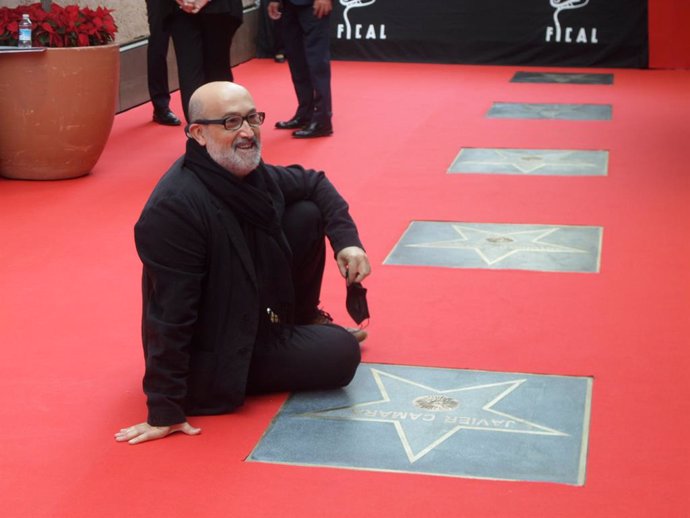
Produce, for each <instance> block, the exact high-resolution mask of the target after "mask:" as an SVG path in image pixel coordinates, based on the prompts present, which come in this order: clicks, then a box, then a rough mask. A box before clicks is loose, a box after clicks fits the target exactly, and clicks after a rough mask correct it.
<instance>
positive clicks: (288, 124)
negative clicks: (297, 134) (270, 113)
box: [276, 117, 309, 129]
mask: <svg viewBox="0 0 690 518" xmlns="http://www.w3.org/2000/svg"><path fill="white" fill-rule="evenodd" d="M307 124H309V122H308V121H305V120H304V119H300V118H299V117H293V118H292V119H290V120H289V121H280V122H276V128H277V129H297V128H303V127H305V126H306V125H307Z"/></svg>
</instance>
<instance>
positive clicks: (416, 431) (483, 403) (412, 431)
mask: <svg viewBox="0 0 690 518" xmlns="http://www.w3.org/2000/svg"><path fill="white" fill-rule="evenodd" d="M370 370H371V374H372V376H373V377H374V380H375V382H376V385H377V387H378V389H379V392H380V395H381V398H380V399H377V400H375V401H369V402H365V403H357V404H354V405H350V406H346V407H339V408H328V409H324V410H319V411H314V412H308V413H305V414H302V416H304V417H311V418H320V419H338V420H348V421H368V422H375V423H385V424H388V425H392V426H393V427H394V428H395V431H396V433H397V435H398V437H399V439H400V442H401V444H402V446H403V449H404V451H405V454H406V456H407V459H408V461H409V462H410V463H411V464H412V463H414V462H416V461H418V460H419V459H421V458H422V457H424V456H425V455H427V454H428V453H429V452H431V451H432V450H434V448H436V447H438V446H439V445H440V444H442V443H443V442H445V441H446V440H448V439H449V438H450V437H452V436H453V435H454V434H456V433H457V432H459V431H460V430H474V431H480V432H497V433H517V434H530V435H549V436H561V437H565V436H568V434H566V433H563V432H560V431H558V430H554V429H553V428H549V427H547V426H543V425H540V424H536V423H533V422H530V421H527V420H526V419H522V418H520V417H518V416H514V415H510V414H508V413H505V412H501V411H499V410H497V409H495V408H494V406H495V405H496V404H497V403H499V401H501V400H502V399H504V398H506V397H507V396H508V395H509V394H511V393H512V392H513V391H515V390H517V389H518V388H519V387H520V385H522V384H523V383H524V382H525V381H526V380H525V379H515V380H510V381H505V382H498V383H487V384H479V385H469V386H463V387H457V388H452V389H448V390H439V389H436V388H433V387H429V386H427V385H424V384H421V383H417V382H415V381H412V380H410V379H407V378H404V377H402V376H397V375H394V374H391V373H388V372H385V371H382V370H380V369H376V368H371V369H370Z"/></svg>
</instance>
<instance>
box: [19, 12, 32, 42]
mask: <svg viewBox="0 0 690 518" xmlns="http://www.w3.org/2000/svg"><path fill="white" fill-rule="evenodd" d="M17 46H18V47H19V48H20V49H28V48H31V20H30V19H29V15H28V14H23V15H22V19H21V20H20V21H19V43H18V44H17Z"/></svg>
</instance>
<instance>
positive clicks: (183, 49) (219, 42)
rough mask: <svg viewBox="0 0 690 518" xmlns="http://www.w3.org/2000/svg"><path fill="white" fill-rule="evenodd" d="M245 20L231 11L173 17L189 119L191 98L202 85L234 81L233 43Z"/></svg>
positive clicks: (180, 77) (178, 71) (181, 12)
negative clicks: (231, 48)
mask: <svg viewBox="0 0 690 518" xmlns="http://www.w3.org/2000/svg"><path fill="white" fill-rule="evenodd" d="M240 25H242V22H241V21H240V20H238V19H237V18H235V17H234V16H231V15H229V14H216V13H210V14H204V13H203V12H202V13H198V14H187V13H185V12H183V11H181V10H180V11H177V12H175V14H173V15H172V16H171V17H170V34H171V35H172V39H173V43H174V44H175V57H176V58H177V73H178V77H179V81H180V97H181V99H182V109H183V110H184V115H185V118H186V119H187V122H190V120H189V99H190V98H191V97H192V94H193V93H194V91H195V90H196V89H197V88H199V87H200V86H201V85H204V84H206V83H210V82H211V81H232V80H233V76H232V69H231V68H230V45H231V43H232V37H233V36H234V35H235V32H236V31H237V29H238V28H239V27H240Z"/></svg>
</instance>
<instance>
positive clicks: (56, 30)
mask: <svg viewBox="0 0 690 518" xmlns="http://www.w3.org/2000/svg"><path fill="white" fill-rule="evenodd" d="M112 12H113V11H112V9H107V8H105V7H97V8H96V9H89V8H88V7H80V6H78V5H68V6H66V7H62V6H60V5H58V4H55V3H53V4H52V5H51V6H50V10H49V11H45V10H44V9H43V8H42V7H41V4H40V3H35V4H31V5H20V6H18V7H12V8H10V7H0V45H6V46H10V47H12V46H16V45H17V40H18V39H19V21H20V20H21V19H22V15H23V14H28V15H29V18H31V25H32V27H31V28H32V32H31V36H32V37H31V39H32V41H31V44H32V46H34V47H89V46H92V45H105V44H106V43H110V42H111V41H113V40H114V39H115V33H116V32H117V25H115V20H113V17H112V15H111V14H110V13H112Z"/></svg>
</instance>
